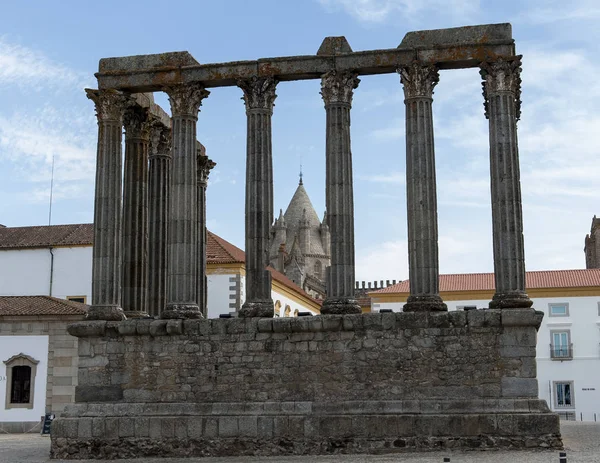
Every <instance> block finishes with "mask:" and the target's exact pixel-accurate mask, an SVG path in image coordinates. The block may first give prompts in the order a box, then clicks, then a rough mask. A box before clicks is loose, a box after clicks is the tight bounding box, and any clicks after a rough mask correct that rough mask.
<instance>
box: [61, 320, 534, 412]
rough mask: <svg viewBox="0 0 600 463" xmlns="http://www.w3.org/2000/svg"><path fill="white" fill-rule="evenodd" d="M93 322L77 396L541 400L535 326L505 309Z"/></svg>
mask: <svg viewBox="0 0 600 463" xmlns="http://www.w3.org/2000/svg"><path fill="white" fill-rule="evenodd" d="M532 320H534V319H533V318H532ZM93 326H94V329H99V330H101V331H102V332H99V333H98V334H99V335H98V336H93V337H81V338H80V342H79V385H78V387H77V389H76V402H90V401H98V400H99V398H101V399H103V400H110V401H115V402H119V401H124V402H192V403H196V402H228V401H329V400H402V399H447V398H455V399H467V398H500V397H531V398H537V381H536V379H535V376H536V366H535V344H536V331H535V328H534V327H532V326H529V327H527V326H523V327H521V326H512V327H505V326H504V325H503V324H502V313H501V312H500V311H492V310H485V311H469V312H451V313H431V314H426V313H397V314H395V313H384V314H367V315H355V316H344V317H326V316H323V317H299V318H290V319H287V318H280V319H277V318H273V319H261V320H258V319H212V320H189V321H188V320H186V321H181V320H173V321H166V320H130V321H126V322H121V323H114V324H113V323H110V322H94V325H93ZM88 327H89V325H86V324H83V325H81V324H80V326H77V325H76V326H73V327H72V329H71V331H72V332H73V331H74V332H75V334H77V332H78V330H81V329H88Z"/></svg>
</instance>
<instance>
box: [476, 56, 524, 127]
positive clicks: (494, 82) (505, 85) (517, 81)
mask: <svg viewBox="0 0 600 463" xmlns="http://www.w3.org/2000/svg"><path fill="white" fill-rule="evenodd" d="M521 58H522V56H521V55H518V56H515V57H514V58H512V59H508V60H505V59H502V58H500V59H498V60H496V61H487V62H483V63H481V64H480V65H479V67H480V68H481V70H480V71H479V74H481V77H482V79H483V82H482V83H481V86H482V88H483V107H484V108H485V117H486V118H489V100H490V97H491V96H492V95H494V94H498V93H512V95H513V96H514V99H515V114H516V117H517V120H519V119H520V117H521Z"/></svg>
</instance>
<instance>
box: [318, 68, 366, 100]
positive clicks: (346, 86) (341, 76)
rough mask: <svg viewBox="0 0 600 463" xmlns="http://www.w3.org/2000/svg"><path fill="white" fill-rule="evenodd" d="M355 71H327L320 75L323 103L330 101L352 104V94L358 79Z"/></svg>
mask: <svg viewBox="0 0 600 463" xmlns="http://www.w3.org/2000/svg"><path fill="white" fill-rule="evenodd" d="M357 75H358V74H356V73H355V72H338V71H329V72H328V73H327V74H324V75H323V77H321V96H322V97H323V101H324V102H325V105H328V104H332V103H345V104H348V105H351V104H352V94H353V93H354V89H355V88H356V87H358V84H359V82H360V79H359V78H358V77H357Z"/></svg>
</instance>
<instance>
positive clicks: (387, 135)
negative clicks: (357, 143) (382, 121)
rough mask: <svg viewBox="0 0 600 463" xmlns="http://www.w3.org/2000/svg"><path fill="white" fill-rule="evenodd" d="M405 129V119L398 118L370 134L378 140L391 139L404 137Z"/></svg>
mask: <svg viewBox="0 0 600 463" xmlns="http://www.w3.org/2000/svg"><path fill="white" fill-rule="evenodd" d="M405 130H406V129H405V124H404V119H400V118H396V119H393V120H392V122H391V123H390V124H389V125H388V126H387V127H383V128H381V129H375V130H372V131H371V134H370V135H371V136H372V137H373V138H375V139H376V140H378V141H391V140H398V139H400V138H404V134H405Z"/></svg>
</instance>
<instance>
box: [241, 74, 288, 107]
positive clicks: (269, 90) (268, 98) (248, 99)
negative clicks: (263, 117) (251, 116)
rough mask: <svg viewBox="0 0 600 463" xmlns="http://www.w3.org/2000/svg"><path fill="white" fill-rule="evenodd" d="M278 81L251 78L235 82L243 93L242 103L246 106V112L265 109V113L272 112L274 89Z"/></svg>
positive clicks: (268, 78)
mask: <svg viewBox="0 0 600 463" xmlns="http://www.w3.org/2000/svg"><path fill="white" fill-rule="evenodd" d="M277 83H278V81H277V80H276V79H275V78H274V77H272V76H270V77H256V76H254V77H252V78H251V79H250V80H239V81H238V82H237V84H238V87H240V88H241V89H242V90H243V92H244V97H243V98H242V99H243V100H244V103H245V104H246V110H249V109H265V110H267V111H273V106H275V98H277V95H276V94H275V87H276V86H277Z"/></svg>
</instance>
